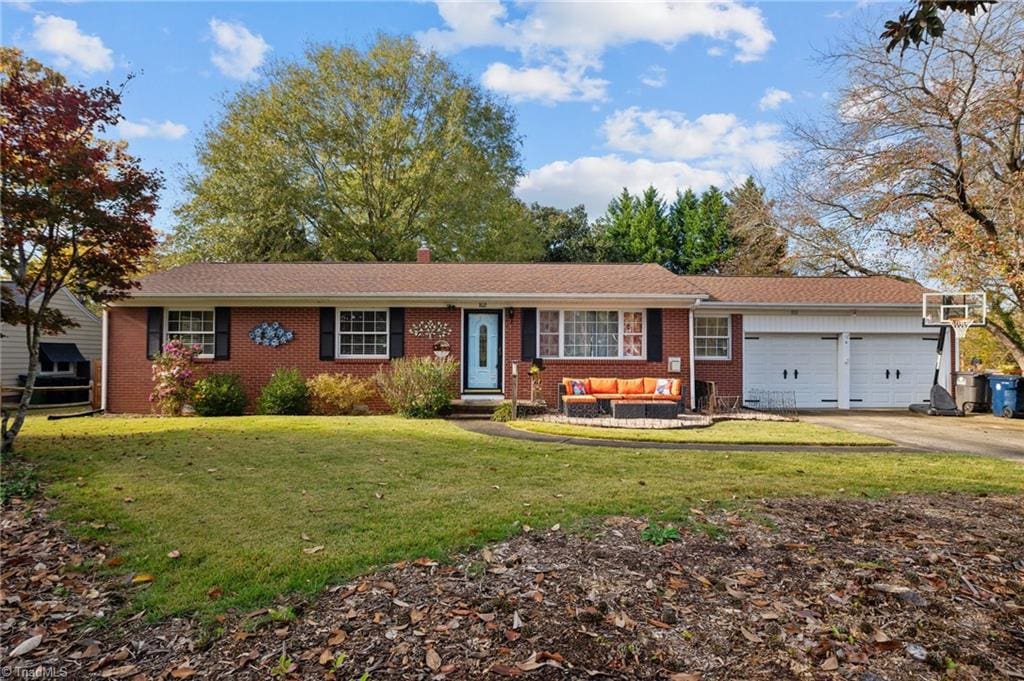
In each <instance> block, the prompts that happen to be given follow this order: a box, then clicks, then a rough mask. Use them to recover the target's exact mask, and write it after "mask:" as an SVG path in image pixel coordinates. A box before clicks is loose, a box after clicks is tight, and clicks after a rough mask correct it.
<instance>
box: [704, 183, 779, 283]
mask: <svg viewBox="0 0 1024 681" xmlns="http://www.w3.org/2000/svg"><path fill="white" fill-rule="evenodd" d="M725 197H726V199H727V200H728V202H729V212H728V216H727V223H728V229H729V236H730V239H731V241H732V245H733V248H732V254H731V256H730V257H729V259H728V260H726V261H725V262H724V263H723V264H722V266H721V271H722V273H723V274H744V275H755V276H773V275H781V274H788V273H789V267H788V264H787V262H786V255H787V250H788V245H787V240H786V235H785V234H783V232H782V230H781V229H780V228H779V221H778V219H777V218H776V216H775V201H774V200H771V199H768V198H767V197H766V196H765V189H764V187H762V186H760V185H759V184H758V183H757V182H755V181H754V178H753V177H747V179H746V180H745V181H744V182H743V183H742V184H739V185H737V186H735V187H733V188H732V189H730V190H729V191H728V192H726V194H725Z"/></svg>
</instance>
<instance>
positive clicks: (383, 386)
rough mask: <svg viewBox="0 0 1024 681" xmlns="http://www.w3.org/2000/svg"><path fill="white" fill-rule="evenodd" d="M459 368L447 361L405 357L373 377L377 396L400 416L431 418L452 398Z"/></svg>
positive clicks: (446, 405)
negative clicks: (378, 394) (378, 393)
mask: <svg viewBox="0 0 1024 681" xmlns="http://www.w3.org/2000/svg"><path fill="white" fill-rule="evenodd" d="M458 366H459V365H458V364H457V363H456V362H454V361H452V360H450V359H429V358H427V357H405V358H403V359H396V360H394V361H392V362H391V366H390V367H383V368H381V370H380V371H378V372H377V373H376V375H374V377H373V379H374V382H375V383H376V384H377V390H378V392H380V396H381V397H382V398H384V401H385V402H387V404H388V406H389V407H391V408H392V409H394V410H395V411H396V412H398V413H399V414H401V415H402V416H410V417H412V418H421V419H422V418H432V417H434V416H437V415H438V413H439V412H440V411H441V410H442V409H446V408H447V407H448V405H449V404H450V403H451V401H452V398H453V397H455V372H456V371H457V370H458Z"/></svg>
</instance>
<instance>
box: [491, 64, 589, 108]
mask: <svg viewBox="0 0 1024 681" xmlns="http://www.w3.org/2000/svg"><path fill="white" fill-rule="evenodd" d="M481 82H482V83H483V84H484V87H487V88H490V89H491V90H494V91H495V92H500V93H502V94H504V95H508V96H509V97H511V98H512V99H513V100H516V101H522V100H526V99H534V100H539V101H542V102H547V103H549V104H550V103H553V102H566V101H582V102H590V101H595V100H603V99H605V98H606V91H607V87H608V81H606V80H601V79H600V78H588V77H586V76H584V75H583V69H581V68H579V67H568V68H565V69H562V70H559V69H558V68H556V67H554V66H539V67H523V68H520V69H517V68H513V67H511V66H509V65H508V64H503V63H501V62H497V63H494V64H491V65H490V66H488V67H487V70H486V71H484V74H483V76H482V77H481Z"/></svg>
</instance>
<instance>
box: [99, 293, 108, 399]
mask: <svg viewBox="0 0 1024 681" xmlns="http://www.w3.org/2000/svg"><path fill="white" fill-rule="evenodd" d="M109 335H110V320H109V317H108V311H107V308H103V334H102V337H101V339H100V356H101V361H102V362H103V365H102V366H101V367H100V409H102V410H103V411H106V410H107V375H108V373H109V372H108V370H107V365H108V362H107V357H108V355H109V354H110V342H109V341H108V337H109Z"/></svg>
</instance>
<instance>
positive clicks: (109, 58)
mask: <svg viewBox="0 0 1024 681" xmlns="http://www.w3.org/2000/svg"><path fill="white" fill-rule="evenodd" d="M32 23H33V24H34V25H35V31H34V32H33V34H32V37H33V38H34V39H35V43H36V46H37V47H38V48H39V49H40V50H43V51H44V52H49V53H50V54H52V55H54V57H55V61H56V63H57V66H59V67H61V68H67V67H69V66H77V67H78V68H80V69H82V70H83V71H85V72H87V73H92V72H94V71H109V70H110V69H112V68H114V56H113V52H112V51H111V50H110V48H108V47H107V46H106V45H104V44H103V41H102V40H100V38H99V36H95V35H86V34H85V33H82V31H81V30H79V28H78V23H77V22H75V21H72V20H71V19H65V18H63V17H58V16H54V15H52V14H45V15H42V14H41V15H36V16H35V17H33V18H32Z"/></svg>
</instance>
